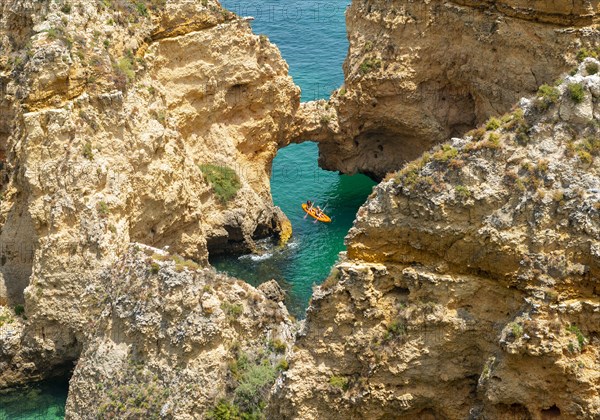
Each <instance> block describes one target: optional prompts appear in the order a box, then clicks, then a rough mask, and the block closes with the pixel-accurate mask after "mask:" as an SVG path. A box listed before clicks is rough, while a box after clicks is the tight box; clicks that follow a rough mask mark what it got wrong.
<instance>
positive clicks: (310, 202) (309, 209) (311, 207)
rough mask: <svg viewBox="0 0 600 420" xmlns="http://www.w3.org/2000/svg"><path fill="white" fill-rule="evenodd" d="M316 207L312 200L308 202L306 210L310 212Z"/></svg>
mask: <svg viewBox="0 0 600 420" xmlns="http://www.w3.org/2000/svg"><path fill="white" fill-rule="evenodd" d="M313 207H314V204H313V202H312V201H310V200H306V208H307V209H308V211H311V210H312V209H313Z"/></svg>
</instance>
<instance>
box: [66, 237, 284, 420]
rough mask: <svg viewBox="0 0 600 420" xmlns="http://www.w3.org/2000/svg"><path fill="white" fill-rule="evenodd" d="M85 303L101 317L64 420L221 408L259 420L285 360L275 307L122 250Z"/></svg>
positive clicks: (166, 258) (193, 270)
mask: <svg viewBox="0 0 600 420" xmlns="http://www.w3.org/2000/svg"><path fill="white" fill-rule="evenodd" d="M86 298H87V299H92V300H94V301H96V302H97V304H98V305H99V307H100V309H101V316H100V317H99V319H96V320H93V321H91V325H90V330H92V331H94V333H93V337H92V338H91V339H90V340H89V341H88V343H87V344H86V346H85V349H84V351H83V353H82V356H81V358H80V359H79V361H78V362H77V368H76V369H75V373H74V375H73V378H72V380H71V383H70V388H69V400H68V403H67V418H70V419H89V418H113V417H114V418H140V417H143V416H150V417H157V416H158V414H160V416H161V417H169V418H178V419H192V418H204V417H205V416H206V413H207V412H210V411H211V410H214V409H216V407H217V406H218V404H219V401H221V403H220V404H221V408H222V407H224V406H226V403H225V402H224V401H227V400H228V399H232V400H233V401H234V404H235V406H240V407H242V408H245V409H247V411H248V412H252V411H253V409H254V410H258V411H260V409H261V408H262V407H261V404H262V403H264V399H265V397H266V395H267V393H268V390H269V389H270V387H271V385H272V384H273V382H274V380H275V377H276V374H277V369H278V368H281V367H282V366H285V353H286V352H289V351H291V348H289V347H288V346H287V344H286V343H289V342H290V341H291V338H292V335H293V333H294V328H295V327H294V324H293V323H292V322H291V321H290V318H289V315H288V313H287V310H286V309H285V307H284V306H283V304H278V303H276V302H273V301H271V300H269V299H267V298H266V297H265V296H264V295H263V294H262V293H261V292H260V291H258V290H256V289H254V288H253V287H251V286H249V285H248V284H246V283H244V282H242V281H239V280H235V279H230V278H227V277H226V276H224V275H220V274H216V273H215V271H214V270H213V269H212V268H204V269H202V268H199V267H198V266H197V265H195V264H194V263H192V262H190V261H185V260H181V259H178V258H177V257H175V259H173V256H171V255H169V254H166V253H161V251H160V250H157V249H152V248H150V247H144V246H141V245H137V246H132V247H131V249H130V250H129V252H128V253H127V254H126V255H125V256H124V257H123V258H122V259H121V260H119V262H118V263H117V264H115V266H114V267H113V269H111V270H109V271H107V272H106V273H103V274H102V275H101V281H100V283H99V284H98V285H94V286H91V287H88V288H87V289H86ZM242 363H245V365H242ZM252 372H254V373H252ZM257 373H260V374H261V375H258V374H257ZM261 381H262V382H261ZM233 406H234V405H233V404H232V405H230V406H229V407H233ZM258 411H257V412H258Z"/></svg>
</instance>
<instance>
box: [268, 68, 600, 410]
mask: <svg viewBox="0 0 600 420" xmlns="http://www.w3.org/2000/svg"><path fill="white" fill-rule="evenodd" d="M599 68H600V62H598V61H596V60H593V59H590V58H588V59H586V61H584V62H583V63H582V64H581V65H580V67H579V72H578V73H577V74H575V75H574V76H567V77H566V78H565V79H564V81H563V82H562V84H561V85H560V86H557V87H552V86H544V87H542V88H541V89H540V93H539V94H538V96H537V97H536V98H534V99H532V100H523V101H522V102H521V104H520V107H519V108H517V109H515V110H513V112H511V113H509V114H507V115H505V116H504V117H502V118H501V119H491V120H489V121H488V122H487V124H486V126H485V128H481V129H478V130H475V131H473V132H470V133H469V134H468V135H467V136H466V137H464V138H454V139H452V141H451V142H450V143H447V144H445V145H443V146H441V147H437V148H436V149H434V150H433V151H432V152H431V153H426V154H424V155H423V156H422V157H421V158H420V159H419V160H416V161H414V162H412V163H410V164H409V165H407V166H406V167H405V168H403V169H402V170H401V171H400V172H398V173H396V174H393V175H391V176H390V177H388V178H387V179H386V180H385V181H384V182H382V183H381V184H380V185H379V186H378V187H376V189H375V190H374V193H373V194H372V196H371V197H370V198H369V200H368V201H367V203H366V204H365V205H364V206H363V207H362V208H361V209H360V210H359V213H358V216H357V220H356V222H355V225H354V227H353V228H352V230H351V231H350V233H349V235H348V237H347V245H348V249H347V255H346V256H345V257H343V259H342V261H341V262H340V263H339V264H338V265H337V266H336V267H335V269H334V270H333V272H332V274H331V277H330V278H329V279H327V280H326V281H325V283H324V284H323V285H322V286H321V287H320V288H319V289H317V291H316V292H315V295H314V296H313V299H312V303H311V307H310V308H309V310H308V317H307V320H306V325H305V327H304V329H303V331H302V332H301V333H300V336H299V338H298V340H297V342H296V351H295V355H294V357H293V358H292V360H291V363H290V369H289V371H288V372H286V374H285V375H284V379H283V381H282V383H281V384H280V386H279V388H278V391H277V393H276V395H275V397H274V399H273V400H272V402H271V405H270V409H271V416H272V418H302V419H319V418H332V419H344V418H354V419H357V418H364V419H367V418H368V419H383V418H397V417H402V418H422V419H426V418H431V419H434V418H449V419H465V418H490V419H492V418H493V419H505V418H523V419H544V418H551V417H557V416H562V418H579V419H595V418H598V417H599V416H600V399H599V398H598V392H599V389H598V372H599V371H600V366H599V365H598V360H599V359H598V356H599V354H600V341H598V340H599V333H600V331H599V328H598V326H599V325H600V323H599V321H600V319H599V318H598V317H599V313H600V297H599V296H600V286H599V279H600V239H599V238H600V176H599V175H600V173H599V165H598V159H600V131H599V129H598V127H599V118H600V76H599V75H598V71H599Z"/></svg>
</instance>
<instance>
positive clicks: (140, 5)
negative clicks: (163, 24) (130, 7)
mask: <svg viewBox="0 0 600 420" xmlns="http://www.w3.org/2000/svg"><path fill="white" fill-rule="evenodd" d="M135 8H136V9H137V11H138V13H139V14H140V16H144V17H148V8H147V7H146V5H145V4H144V2H141V1H138V2H137V3H136V4H135Z"/></svg>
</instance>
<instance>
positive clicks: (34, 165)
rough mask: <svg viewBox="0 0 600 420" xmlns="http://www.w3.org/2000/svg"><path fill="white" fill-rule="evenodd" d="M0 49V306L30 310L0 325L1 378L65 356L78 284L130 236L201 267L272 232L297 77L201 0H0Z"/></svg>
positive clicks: (79, 329) (7, 380)
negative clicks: (275, 175) (274, 190)
mask: <svg viewBox="0 0 600 420" xmlns="http://www.w3.org/2000/svg"><path fill="white" fill-rule="evenodd" d="M0 45H1V47H0V48H1V49H2V51H3V54H2V57H1V58H0V65H1V69H2V70H1V72H0V85H1V86H2V88H3V89H2V92H1V93H2V97H1V98H0V112H1V114H0V151H1V152H2V153H0V157H3V161H2V165H3V166H2V168H3V173H2V200H1V203H0V225H1V227H2V228H1V232H0V244H1V246H2V264H1V267H0V274H1V275H0V305H7V306H8V307H10V309H11V311H12V308H13V307H14V306H15V305H17V304H23V303H24V304H25V313H26V316H27V318H28V320H27V321H26V322H25V323H24V324H23V329H22V330H18V331H17V330H14V331H13V330H12V329H9V330H5V329H3V330H2V334H1V335H0V342H2V343H4V342H6V340H12V341H15V334H17V336H18V337H19V338H18V340H20V341H21V343H22V344H21V345H20V350H19V351H18V352H16V353H15V352H12V350H11V352H9V353H6V352H4V354H2V355H1V356H0V387H4V386H7V385H10V384H13V383H18V382H23V381H26V380H28V379H32V378H38V377H40V376H41V375H44V374H47V373H48V371H50V370H51V369H52V368H53V366H55V365H56V364H57V363H61V362H64V361H65V360H74V359H76V358H77V356H78V354H79V352H80V351H81V343H83V342H85V340H86V338H85V334H84V332H85V329H86V325H87V321H88V319H89V315H90V311H93V310H94V309H93V308H92V307H90V308H88V307H87V306H86V305H87V304H86V303H85V302H84V301H82V298H81V296H82V295H83V291H84V289H85V287H86V286H88V285H93V284H95V283H96V282H97V276H98V273H100V272H102V271H103V270H104V269H105V268H106V267H110V266H111V265H112V263H113V262H114V261H115V260H116V259H117V258H118V257H119V256H120V255H121V254H122V253H123V252H125V250H126V249H127V247H128V244H129V243H131V242H134V241H137V242H140V243H144V244H148V245H152V246H155V247H160V248H162V247H169V251H170V252H172V253H174V254H179V255H181V256H182V257H185V258H191V259H193V260H195V261H197V262H199V263H201V264H205V263H206V262H207V258H208V253H209V252H214V253H217V252H223V251H235V252H239V251H243V250H248V249H251V248H252V246H253V238H257V237H266V236H270V235H276V234H277V233H278V231H279V230H280V226H281V223H282V221H284V219H285V216H283V214H282V213H281V212H280V211H279V210H278V209H277V208H275V207H274V206H273V203H272V199H271V195H270V188H269V176H270V170H271V169H270V168H271V161H272V159H273V158H274V156H275V153H276V151H277V149H278V147H280V146H281V145H283V144H285V137H286V134H285V133H286V131H287V127H288V126H289V125H290V124H291V122H292V118H293V113H294V112H295V110H296V108H297V107H298V103H299V89H298V88H297V87H296V86H295V85H294V84H293V82H292V80H291V78H290V77H289V76H288V74H287V70H288V67H287V65H286V63H285V62H284V61H283V60H282V58H281V56H280V54H279V51H278V50H277V48H276V47H275V46H273V45H272V44H270V43H269V42H268V40H267V39H266V38H264V37H259V36H256V35H254V34H252V32H251V29H250V27H249V25H248V23H247V22H245V21H243V20H241V19H239V18H237V17H236V16H234V15H233V14H231V13H229V12H227V11H225V10H224V9H222V8H221V7H220V5H219V4H218V3H217V2H215V1H212V0H209V1H204V2H180V1H166V2H151V1H141V2H136V3H132V2H119V1H115V2H100V1H95V0H86V1H80V2H77V3H70V2H38V1H6V2H3V3H2V5H1V6H0ZM285 227H286V228H287V227H289V226H285ZM288 230H289V229H288ZM286 235H288V236H289V232H287V233H286ZM13 315H14V314H13ZM13 326H16V323H15V324H13ZM15 328H16V327H15ZM15 348H16V347H15V346H11V349H15Z"/></svg>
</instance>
